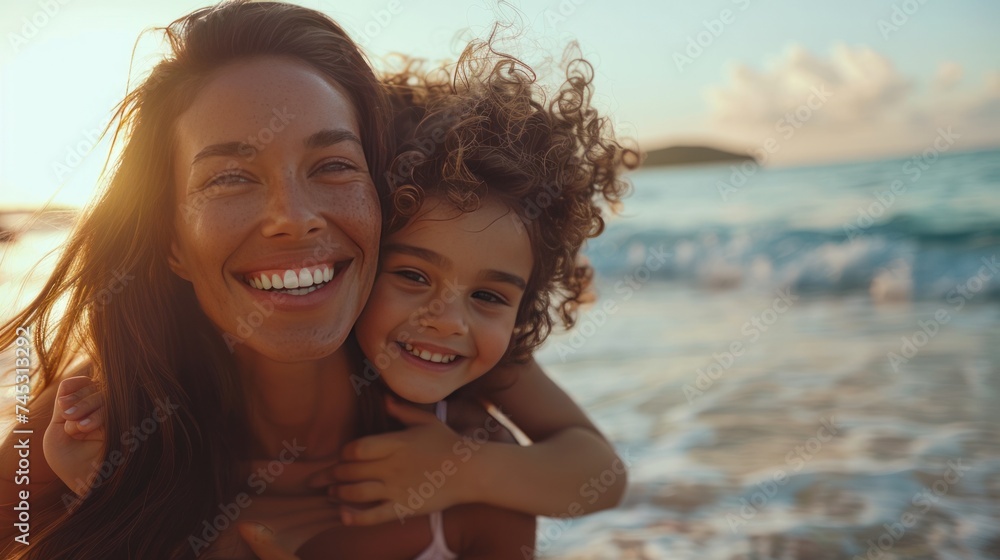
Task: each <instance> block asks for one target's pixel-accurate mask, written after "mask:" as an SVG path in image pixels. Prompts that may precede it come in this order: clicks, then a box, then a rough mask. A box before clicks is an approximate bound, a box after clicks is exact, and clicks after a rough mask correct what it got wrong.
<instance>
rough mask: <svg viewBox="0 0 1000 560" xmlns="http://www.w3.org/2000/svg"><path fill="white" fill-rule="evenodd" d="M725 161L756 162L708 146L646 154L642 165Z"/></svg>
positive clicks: (748, 157)
mask: <svg viewBox="0 0 1000 560" xmlns="http://www.w3.org/2000/svg"><path fill="white" fill-rule="evenodd" d="M724 161H754V158H752V157H750V156H749V155H747V154H737V153H733V152H727V151H725V150H717V149H715V148H709V147H707V146H670V147H669V148H660V149H658V150H650V151H648V152H646V159H645V161H643V162H642V165H643V167H662V166H667V165H692V164H699V163H719V162H724Z"/></svg>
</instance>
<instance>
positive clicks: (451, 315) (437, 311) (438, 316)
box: [420, 298, 469, 336]
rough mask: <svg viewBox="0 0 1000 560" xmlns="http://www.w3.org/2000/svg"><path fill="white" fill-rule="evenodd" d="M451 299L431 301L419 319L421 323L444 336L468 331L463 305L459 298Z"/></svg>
mask: <svg viewBox="0 0 1000 560" xmlns="http://www.w3.org/2000/svg"><path fill="white" fill-rule="evenodd" d="M451 299H452V301H450V302H448V301H445V300H444V299H443V298H438V299H437V300H435V301H433V302H431V305H429V306H427V310H426V311H425V312H424V314H423V316H422V317H421V319H420V323H421V325H422V326H423V327H425V328H430V329H434V330H436V331H437V332H439V333H440V334H442V335H444V336H450V335H454V334H458V335H462V334H466V333H468V332H469V323H468V321H467V320H466V316H465V306H463V305H462V303H461V300H460V298H451Z"/></svg>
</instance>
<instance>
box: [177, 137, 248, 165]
mask: <svg viewBox="0 0 1000 560" xmlns="http://www.w3.org/2000/svg"><path fill="white" fill-rule="evenodd" d="M256 153H257V148H254V147H253V146H251V145H250V144H247V143H246V142H223V143H221V144H212V145H211V146H205V147H204V148H202V150H201V151H200V152H198V153H197V154H195V156H194V159H192V160H191V165H194V164H196V163H198V161H199V160H202V159H205V158H209V157H233V156H243V157H249V156H252V155H256Z"/></svg>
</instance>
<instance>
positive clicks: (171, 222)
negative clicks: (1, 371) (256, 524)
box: [0, 3, 392, 559]
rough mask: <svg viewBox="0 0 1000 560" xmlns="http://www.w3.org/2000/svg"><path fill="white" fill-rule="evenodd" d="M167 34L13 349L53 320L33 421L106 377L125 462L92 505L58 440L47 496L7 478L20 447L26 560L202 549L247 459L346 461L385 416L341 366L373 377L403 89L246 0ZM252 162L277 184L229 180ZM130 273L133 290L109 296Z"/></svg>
mask: <svg viewBox="0 0 1000 560" xmlns="http://www.w3.org/2000/svg"><path fill="white" fill-rule="evenodd" d="M166 32H167V37H168V38H169V40H170V43H171V46H172V49H173V52H174V56H173V57H171V58H169V59H167V60H165V61H163V62H161V63H160V64H158V65H157V66H156V68H155V69H154V70H153V72H152V74H151V76H150V77H149V78H148V79H147V80H146V81H145V82H144V83H143V84H142V85H141V86H140V87H139V88H138V89H136V90H135V91H133V92H131V93H130V94H129V95H128V97H127V98H126V99H125V101H124V102H123V103H122V105H121V106H120V107H119V110H118V114H117V116H118V117H119V120H120V123H119V125H118V128H117V129H116V130H115V137H116V138H117V137H118V135H119V134H120V135H122V136H123V137H125V142H124V146H123V149H122V154H121V158H120V162H119V164H118V165H117V167H116V168H115V169H114V170H113V172H112V173H111V176H110V180H109V183H108V185H107V188H106V190H105V191H104V192H103V193H102V195H101V197H100V199H99V200H98V202H97V203H95V204H94V205H93V206H92V207H90V208H89V209H88V210H87V211H86V212H85V214H84V216H83V217H82V218H81V220H80V223H79V225H78V227H77V228H76V229H75V231H74V232H73V234H72V235H71V237H70V239H69V241H68V244H67V248H66V250H65V252H64V253H63V256H62V257H61V259H60V261H59V263H58V264H57V265H56V267H55V271H54V273H53V274H52V277H51V278H50V280H49V281H48V282H47V283H46V285H45V287H44V288H43V290H42V293H41V294H40V295H39V296H38V297H37V298H36V299H35V300H34V301H33V302H32V303H31V305H30V306H29V307H28V308H27V309H26V310H24V311H23V312H21V313H20V314H18V315H17V316H16V317H14V319H13V320H12V321H11V322H10V323H9V324H8V325H5V327H4V329H3V331H2V336H0V345H2V346H3V347H5V348H6V347H9V346H10V345H11V344H12V343H13V342H14V340H15V337H16V334H17V333H16V327H17V326H20V325H25V324H32V325H35V331H34V335H35V336H34V340H33V350H34V354H33V356H32V357H33V362H34V363H35V364H37V366H38V367H39V369H40V371H41V372H42V373H39V374H38V377H37V378H36V379H35V380H34V383H35V387H34V389H33V390H34V392H35V393H36V395H37V396H36V398H35V399H34V400H33V401H32V406H31V409H32V416H31V423H30V424H29V425H25V426H20V427H22V428H26V429H33V430H34V433H35V434H38V435H40V434H41V433H42V432H43V431H44V426H45V423H46V422H47V421H48V416H47V414H48V412H47V411H50V410H51V408H52V399H53V395H54V391H55V388H56V385H57V384H58V383H57V382H58V380H59V379H60V378H64V377H68V376H71V375H79V374H81V373H82V374H88V375H90V374H92V375H95V376H96V377H98V378H99V379H101V380H102V381H103V382H104V385H105V386H106V399H107V415H108V416H107V426H106V430H107V440H108V449H107V451H106V454H105V456H106V457H108V458H109V460H111V462H112V463H114V464H111V465H109V467H108V468H107V469H103V470H102V473H104V472H105V471H106V473H107V475H106V478H105V479H103V480H102V481H101V484H99V485H97V486H96V487H95V488H94V489H93V491H92V492H93V493H92V495H90V496H88V498H87V499H86V500H83V501H79V500H75V499H74V500H67V499H66V495H65V494H62V495H60V493H59V492H58V489H59V487H61V485H59V484H55V483H53V481H54V476H53V474H52V473H51V471H48V469H47V468H46V466H45V465H44V461H42V460H41V453H40V451H41V450H40V448H39V447H36V455H35V456H34V457H35V462H34V463H33V466H34V469H33V470H32V472H31V480H30V484H29V485H27V486H24V485H20V486H14V485H13V484H12V481H10V480H9V479H7V477H9V476H10V474H8V473H13V472H14V471H15V470H16V456H11V455H9V454H5V455H4V465H3V470H2V472H3V473H4V474H3V476H4V477H5V479H7V480H5V481H4V482H5V486H6V488H5V494H4V495H5V501H8V499H7V498H6V497H8V496H14V490H18V491H20V490H29V491H30V502H31V508H32V509H31V515H32V518H31V532H30V542H31V546H30V548H24V547H23V546H22V545H20V544H19V543H17V542H15V541H14V539H13V536H14V535H5V537H6V538H5V539H4V545H5V546H8V545H9V546H8V550H7V551H6V552H7V555H5V557H14V558H44V559H55V558H166V557H170V558H174V557H194V556H195V555H196V550H195V549H196V548H197V546H196V545H192V544H191V543H190V542H189V538H190V537H191V536H192V535H196V536H200V535H203V532H202V530H201V529H202V524H203V522H204V521H205V520H213V519H215V518H216V517H217V516H218V515H219V512H220V506H222V507H223V509H225V507H224V506H227V505H229V504H230V503H232V502H233V500H234V497H235V496H238V494H239V491H238V489H239V488H240V487H241V486H242V485H243V484H244V483H245V481H246V477H247V472H246V471H245V470H243V469H242V468H239V465H241V464H242V465H245V463H241V461H243V460H245V459H247V458H249V457H257V458H278V457H285V456H286V455H287V454H286V455H282V451H283V450H285V449H286V448H287V447H288V446H289V445H290V446H292V448H293V449H301V451H300V453H301V457H303V458H309V457H325V456H330V455H333V454H335V452H336V451H337V450H338V449H339V448H340V447H341V445H342V444H344V443H345V442H346V441H347V440H348V439H351V438H354V437H356V436H357V435H358V434H359V433H362V434H363V433H365V432H366V431H368V430H366V428H368V426H365V425H363V424H365V422H364V421H358V420H355V419H357V418H362V419H363V418H366V415H368V416H370V414H369V413H370V412H371V411H372V410H374V407H369V405H368V404H367V403H365V402H363V401H359V400H358V398H357V397H355V394H354V391H353V390H352V389H351V387H350V382H349V375H348V374H346V373H345V374H344V375H329V372H330V371H331V370H332V371H340V372H348V371H354V370H355V369H356V368H355V367H354V365H353V363H352V356H350V355H349V353H348V351H347V350H346V348H345V347H344V346H343V342H344V340H345V339H346V337H347V335H348V333H349V332H350V329H351V327H352V325H353V324H354V322H355V319H356V318H357V316H358V314H359V312H360V311H361V308H362V306H363V305H364V303H365V300H366V299H367V297H368V293H369V291H370V289H371V285H372V279H373V275H374V273H375V269H376V258H377V254H376V253H377V247H378V241H379V230H380V218H379V207H378V189H380V188H382V187H383V185H382V180H381V178H382V177H383V176H384V171H385V169H386V161H387V157H388V156H389V155H390V154H391V153H392V146H391V145H388V141H389V140H388V139H390V138H391V137H392V135H391V132H390V126H389V123H390V115H389V113H388V106H389V104H388V102H387V101H386V98H385V95H384V93H383V91H382V88H381V87H380V85H379V83H378V81H377V79H376V77H375V76H374V75H373V73H372V71H371V70H370V68H369V67H368V65H367V63H366V61H365V60H364V58H363V56H362V55H361V54H360V53H359V51H358V50H357V48H356V46H355V45H354V44H353V43H352V42H351V41H350V39H348V38H347V36H346V35H345V34H344V32H343V31H342V30H341V29H340V28H339V27H338V26H337V25H336V24H334V23H333V22H332V21H331V20H329V19H328V18H326V17H325V16H323V15H321V14H319V13H317V12H314V11H312V10H307V9H303V8H299V7H295V6H289V5H283V4H275V3H253V4H248V3H231V4H225V5H221V6H219V7H216V8H208V9H203V10H199V11H197V12H195V13H192V14H190V15H189V16H187V17H185V18H182V19H180V20H178V21H177V22H175V23H174V24H173V25H171V26H170V27H169V28H168V29H167V30H166ZM253 160H257V161H255V162H254V163H255V167H254V169H255V170H257V173H258V175H257V176H256V177H254V178H253V180H254V181H257V184H259V185H266V186H267V187H268V188H260V189H256V190H255V191H254V192H253V193H252V194H247V193H246V189H248V188H252V187H248V186H247V183H246V181H245V180H241V179H237V178H234V177H233V176H231V175H229V174H227V173H228V171H227V170H228V168H229V167H230V165H231V164H232V163H245V162H247V161H253ZM244 167H245V165H244ZM241 189H242V191H241ZM234 192H241V193H242V195H241V196H231V195H232V193H234ZM323 267H326V268H327V269H328V270H329V272H328V273H327V274H328V275H331V276H332V278H330V281H329V282H326V281H325V279H324V282H323V286H322V289H319V290H315V291H313V292H312V293H310V294H308V295H302V296H300V297H294V298H293V297H285V298H280V297H261V295H260V293H255V292H254V290H252V289H251V288H250V287H249V286H248V285H247V284H246V283H245V282H244V281H243V280H242V278H243V277H244V275H246V274H247V273H249V272H252V271H259V270H265V269H266V270H280V271H282V272H283V273H284V272H285V271H286V270H295V271H301V270H302V269H309V270H310V271H313V270H316V269H318V268H323ZM116 274H117V275H118V277H125V278H128V279H129V282H128V284H127V285H126V286H125V287H124V288H122V289H121V290H120V291H119V292H120V293H115V294H113V295H112V296H111V297H104V296H102V295H100V294H101V291H102V290H103V289H104V288H105V287H106V286H108V285H109V283H110V282H111V281H112V280H113V279H114V278H115V277H116V276H115V275H116ZM61 298H68V305H67V307H66V312H65V315H64V316H63V317H62V319H60V320H59V321H58V323H57V322H56V311H57V309H56V308H57V304H58V303H59V300H61ZM263 318H266V321H263V320H262V319H263ZM255 329H256V330H255ZM220 334H222V335H223V336H221V337H220V336H219V335H220ZM81 355H83V356H86V360H85V361H84V362H85V363H84V364H83V365H80V364H79V363H78V362H77V361H76V360H75V358H78V357H80V356H81ZM151 418H152V419H155V422H154V421H151V420H150V419H151ZM359 422H360V423H361V424H362V425H358V423H359ZM331 428H332V429H331ZM35 437H36V440H35V443H34V445H35V446H40V443H41V442H40V441H38V436H37V435H36V436H35ZM8 443H10V442H8ZM10 448H11V445H7V446H5V448H4V449H5V450H8V449H10ZM53 489H55V490H57V492H56V493H53V492H52V490H53ZM46 490H49V491H48V492H46ZM237 505H239V504H237ZM70 510H73V511H72V514H70V513H69V511H70ZM10 511H11V510H10V508H5V509H4V514H5V515H10ZM7 521H8V520H5V523H4V528H5V531H10V529H11V527H12V523H11V522H7ZM209 536H210V535H209ZM197 552H198V553H201V552H203V550H201V549H199V550H197Z"/></svg>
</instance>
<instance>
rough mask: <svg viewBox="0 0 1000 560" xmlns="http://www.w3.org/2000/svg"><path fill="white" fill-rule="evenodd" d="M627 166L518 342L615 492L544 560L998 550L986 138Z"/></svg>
mask: <svg viewBox="0 0 1000 560" xmlns="http://www.w3.org/2000/svg"><path fill="white" fill-rule="evenodd" d="M747 171H753V173H748V172H747ZM632 178H633V182H634V185H635V193H634V195H633V196H632V197H631V198H630V199H628V201H627V202H626V204H625V207H624V212H623V215H622V216H620V217H617V218H615V219H612V220H609V224H608V228H607V231H606V232H605V234H604V235H603V236H602V237H601V238H599V239H597V240H595V241H594V242H593V243H591V245H590V247H589V248H588V250H587V253H588V255H589V257H590V260H591V262H592V263H593V265H594V267H595V268H596V270H597V272H598V279H597V288H598V292H599V294H600V299H599V300H598V303H597V304H596V305H594V306H593V307H592V308H590V309H589V310H588V311H586V312H584V313H583V314H582V316H581V319H580V321H579V323H578V325H577V327H576V328H575V329H574V330H573V331H571V332H569V333H560V334H557V335H554V336H553V337H551V338H550V339H549V341H548V342H547V343H546V346H545V347H544V348H543V349H542V350H541V352H540V353H539V356H538V359H539V361H540V362H541V363H542V364H543V366H544V367H545V368H546V370H547V371H549V372H550V373H551V375H552V376H553V377H554V378H555V379H556V380H557V381H558V382H559V383H560V384H561V385H562V386H563V387H564V388H565V389H566V390H567V391H568V392H569V393H570V394H571V395H572V396H573V397H574V398H575V399H576V400H577V401H578V402H579V403H580V404H581V405H583V406H584V407H585V409H586V410H587V411H588V412H589V413H590V414H591V416H592V418H593V419H594V421H595V422H596V423H597V424H598V425H599V426H600V427H601V428H602V429H603V430H604V431H605V432H606V434H607V435H608V436H609V438H611V440H612V441H613V443H614V444H615V446H616V448H617V449H618V450H619V452H620V455H622V456H623V457H625V458H627V459H626V461H627V462H628V463H629V464H630V465H631V467H630V474H629V491H628V494H627V496H626V498H625V500H624V502H623V504H622V505H621V507H619V508H618V509H615V510H612V511H607V512H603V513H599V514H596V515H593V516H590V517H586V518H581V519H572V520H568V519H554V520H545V521H543V522H542V523H541V525H540V529H539V539H538V546H539V550H540V552H541V556H542V557H544V558H563V559H570V558H572V559H584V558H586V559H605V558H606V559H611V558H634V559H659V558H663V559H668V558H669V559H676V560H680V559H687V558H691V559H703V558H713V559H727V560H763V559H783V560H784V559H826V558H829V559H840V558H869V559H891V558H908V559H934V558H942V559H943V558H968V559H979V558H1000V412H998V411H1000V262H998V258H1000V152H998V151H982V152H975V153H959V154H944V155H934V154H931V155H929V156H922V157H917V158H916V159H914V158H905V159H893V160H883V161H871V162H863V163H851V164H842V165H829V166H815V167H800V168H786V169H755V167H754V166H752V165H747V167H745V168H744V169H742V170H741V169H740V168H739V167H738V166H732V165H727V164H722V165H714V166H706V167H690V168H669V169H650V170H640V171H639V172H636V173H635V174H634V175H633V177H632ZM741 180H742V181H741ZM613 472H614V471H611V474H609V473H603V474H604V475H605V476H606V479H607V480H608V481H610V480H611V478H612V474H613ZM598 480H600V479H598ZM591 492H593V487H588V488H587V489H585V491H583V490H582V491H581V497H580V499H581V502H582V501H584V500H586V499H588V497H589V496H591V494H590V493H591Z"/></svg>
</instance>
